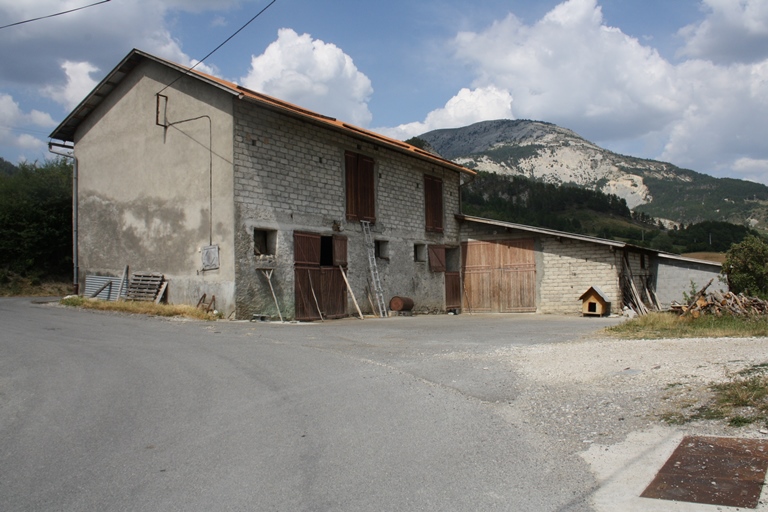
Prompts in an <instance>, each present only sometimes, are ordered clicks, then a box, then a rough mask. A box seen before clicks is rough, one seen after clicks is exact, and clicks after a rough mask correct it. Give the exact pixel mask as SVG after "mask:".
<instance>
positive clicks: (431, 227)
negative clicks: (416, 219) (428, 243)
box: [424, 174, 443, 233]
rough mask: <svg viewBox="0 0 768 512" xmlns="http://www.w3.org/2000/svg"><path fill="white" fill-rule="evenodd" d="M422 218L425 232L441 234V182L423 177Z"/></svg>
mask: <svg viewBox="0 0 768 512" xmlns="http://www.w3.org/2000/svg"><path fill="white" fill-rule="evenodd" d="M424 218H425V220H426V225H425V227H426V230H427V231H434V232H437V233H442V232H443V180H442V179H440V178H436V177H435V176H430V175H429V174H425V175H424Z"/></svg>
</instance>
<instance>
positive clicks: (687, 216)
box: [419, 120, 768, 229]
mask: <svg viewBox="0 0 768 512" xmlns="http://www.w3.org/2000/svg"><path fill="white" fill-rule="evenodd" d="M419 138H420V139H422V140H423V141H425V142H426V143H427V144H428V145H429V146H431V148H432V149H434V150H435V151H436V152H437V153H439V154H440V155H442V156H443V157H444V158H448V159H450V160H453V161H455V162H457V163H460V164H462V165H464V166H466V167H469V168H471V169H477V170H481V171H488V172H494V173H499V174H517V175H523V176H526V177H528V178H532V179H536V180H541V181H544V182H547V183H554V184H573V185H577V186H580V187H585V188H590V189H596V190H601V191H603V192H605V193H608V194H615V195H617V196H619V197H621V198H623V199H625V200H626V202H627V205H628V206H629V207H630V208H632V209H633V210H638V211H643V212H645V213H647V214H649V215H652V216H654V217H657V218H663V219H669V220H672V221H674V222H685V223H690V222H699V221H702V220H724V221H728V222H733V223H737V224H749V225H750V226H752V227H757V228H763V229H765V228H767V227H768V222H767V221H768V187H766V186H765V185H761V184H757V183H752V182H748V181H743V180H736V179H729V178H713V177H711V176H707V175H705V174H701V173H697V172H695V171H691V170H687V169H681V168H679V167H676V166H674V165H672V164H670V163H666V162H659V161H655V160H645V159H641V158H634V157H630V156H624V155H619V154H616V153H613V152H611V151H608V150H606V149H603V148H601V147H599V146H597V145H595V144H593V143H591V142H589V141H588V140H586V139H584V138H582V137H580V136H579V135H578V134H576V133H575V132H573V131H571V130H568V129H566V128H561V127H559V126H556V125H554V124H551V123H545V122H541V121H528V120H498V121H485V122H481V123H476V124H473V125H470V126H466V127H463V128H455V129H445V130H435V131H431V132H428V133H425V134H423V135H420V136H419Z"/></svg>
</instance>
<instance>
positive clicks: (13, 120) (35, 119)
mask: <svg viewBox="0 0 768 512" xmlns="http://www.w3.org/2000/svg"><path fill="white" fill-rule="evenodd" d="M0 119H2V122H1V123H0V139H2V140H3V141H4V142H3V144H4V145H5V146H10V147H13V148H17V149H23V150H29V149H40V148H42V147H43V146H44V145H45V143H44V142H43V141H42V140H41V139H39V138H37V137H35V136H33V135H30V134H28V133H21V134H19V135H14V133H15V132H16V133H18V131H19V130H20V129H22V128H21V127H23V126H28V127H29V126H31V127H33V128H40V129H47V128H52V127H54V126H56V122H55V121H54V120H53V119H52V118H51V116H50V115H49V114H46V113H45V112H40V111H39V110H32V111H30V112H24V111H23V110H22V109H21V107H19V104H18V103H17V102H16V101H15V100H14V99H13V97H11V96H10V95H9V94H4V93H0Z"/></svg>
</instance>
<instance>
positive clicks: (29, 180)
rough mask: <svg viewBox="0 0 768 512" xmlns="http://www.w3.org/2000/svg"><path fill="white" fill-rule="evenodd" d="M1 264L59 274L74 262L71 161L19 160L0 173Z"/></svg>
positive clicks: (26, 271)
mask: <svg viewBox="0 0 768 512" xmlns="http://www.w3.org/2000/svg"><path fill="white" fill-rule="evenodd" d="M0 254H2V255H3V259H2V260H1V261H0V267H2V269H3V270H6V271H12V272H16V273H18V274H20V275H21V276H27V275H33V276H35V277H38V278H41V277H61V276H65V275H67V274H68V273H70V272H71V268H72V164H71V163H70V162H69V161H68V160H66V159H64V158H59V159H54V160H48V161H46V162H45V163H44V164H42V165H40V164H38V163H23V164H21V165H19V167H18V170H17V171H16V172H9V173H5V172H4V173H0Z"/></svg>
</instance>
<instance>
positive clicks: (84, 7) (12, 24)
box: [0, 0, 112, 30]
mask: <svg viewBox="0 0 768 512" xmlns="http://www.w3.org/2000/svg"><path fill="white" fill-rule="evenodd" d="M111 1H112V0H101V1H100V2H96V3H93V4H90V5H84V6H83V7H77V8H76V9H70V10H68V11H62V12H57V13H56V14H49V15H48V16H40V17H39V18H32V19H31V20H24V21H17V22H16V23H11V24H9V25H3V26H2V27H0V30H2V29H4V28H8V27H15V26H16V25H23V24H24V23H31V22H33V21H39V20H44V19H47V18H53V17H56V16H61V15H62V14H69V13H71V12H75V11H81V10H83V9H87V8H88V7H94V6H96V5H99V4H105V3H107V2H111Z"/></svg>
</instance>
